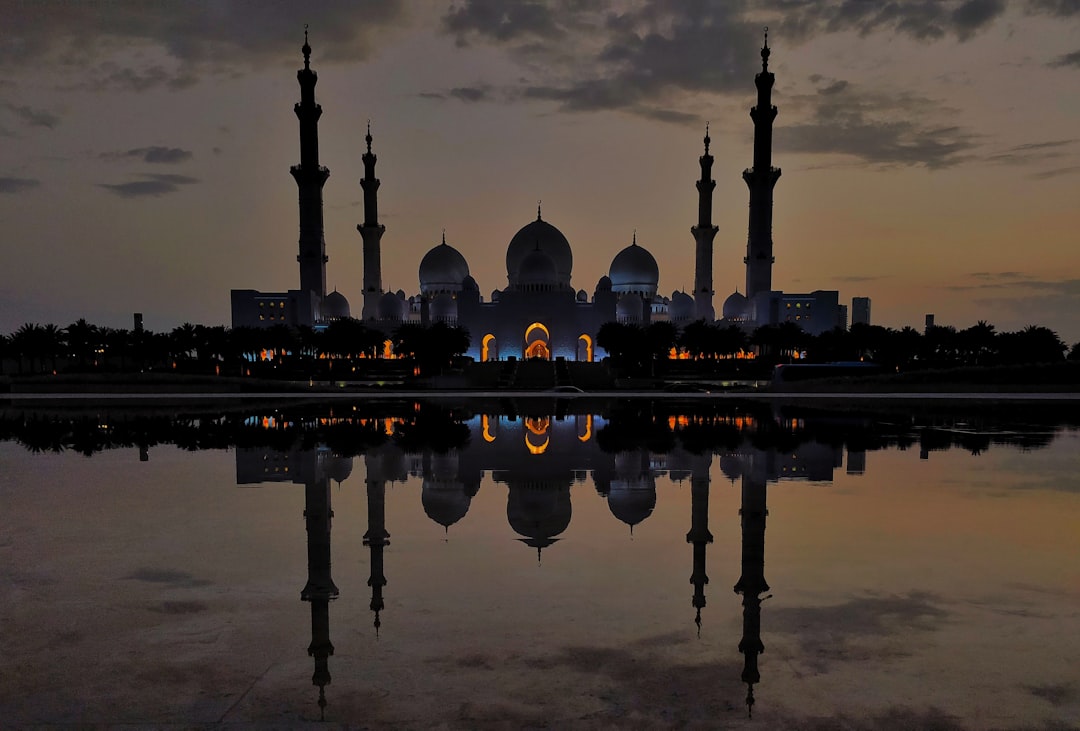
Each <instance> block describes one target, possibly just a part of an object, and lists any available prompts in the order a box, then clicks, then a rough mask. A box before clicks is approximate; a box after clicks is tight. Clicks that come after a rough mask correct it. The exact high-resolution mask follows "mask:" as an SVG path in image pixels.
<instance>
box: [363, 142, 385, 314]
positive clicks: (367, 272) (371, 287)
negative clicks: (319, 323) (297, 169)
mask: <svg viewBox="0 0 1080 731" xmlns="http://www.w3.org/2000/svg"><path fill="white" fill-rule="evenodd" d="M364 139H365V140H366V141H367V152H365V153H364V155H363V157H362V158H361V159H362V160H363V161H364V177H363V179H361V180H360V187H361V188H363V189H364V223H363V224H362V225H358V226H357V227H356V230H357V231H359V232H360V236H361V237H362V238H363V239H364V313H363V318H364V319H365V320H374V319H375V318H376V317H378V305H379V298H380V297H381V296H382V293H383V288H382V254H381V248H380V247H381V244H380V242H381V241H382V235H383V231H385V230H386V226H383V225H382V224H380V223H379V195H378V193H379V179H378V178H376V177H375V160H376V159H377V158H376V157H375V154H374V153H373V152H372V151H371V122H368V128H367V136H366V137H365V138H364Z"/></svg>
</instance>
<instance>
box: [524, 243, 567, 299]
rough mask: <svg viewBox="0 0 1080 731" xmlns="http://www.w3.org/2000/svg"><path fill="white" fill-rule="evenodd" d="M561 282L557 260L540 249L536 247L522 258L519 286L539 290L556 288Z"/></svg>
mask: <svg viewBox="0 0 1080 731" xmlns="http://www.w3.org/2000/svg"><path fill="white" fill-rule="evenodd" d="M558 283H559V273H558V271H557V270H556V268H555V262H554V261H553V260H552V258H551V257H550V256H548V255H547V254H545V253H544V252H543V251H541V250H540V249H534V250H532V251H530V252H529V255H528V256H526V257H525V258H524V259H522V260H521V267H520V268H519V269H518V287H520V288H521V289H525V290H531V291H537V290H548V289H554V288H555V286H556V285H557V284H558Z"/></svg>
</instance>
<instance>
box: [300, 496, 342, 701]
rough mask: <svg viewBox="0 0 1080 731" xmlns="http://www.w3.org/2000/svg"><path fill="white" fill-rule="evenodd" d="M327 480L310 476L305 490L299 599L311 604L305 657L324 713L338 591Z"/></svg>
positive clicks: (331, 513)
mask: <svg viewBox="0 0 1080 731" xmlns="http://www.w3.org/2000/svg"><path fill="white" fill-rule="evenodd" d="M333 514H334V513H333V511H332V510H331V509H330V480H329V479H328V478H326V477H324V476H322V475H318V476H316V475H312V476H311V477H309V478H308V480H307V483H306V486H305V488H304V519H305V522H306V523H307V551H308V580H307V585H305V586H304V590H303V591H302V592H300V599H301V600H303V601H305V602H311V644H310V645H309V646H308V655H310V656H311V657H313V658H315V673H314V674H313V675H312V676H311V682H312V684H314V685H317V686H319V708H320V709H321V710H322V711H324V712H325V710H326V686H327V685H329V684H330V667H329V660H328V658H329V657H330V656H331V655H333V654H334V645H333V644H331V642H330V609H329V603H330V600H332V599H336V598H337V596H338V588H337V586H335V585H334V580H333V578H331V576H330V519H331V518H332V517H333Z"/></svg>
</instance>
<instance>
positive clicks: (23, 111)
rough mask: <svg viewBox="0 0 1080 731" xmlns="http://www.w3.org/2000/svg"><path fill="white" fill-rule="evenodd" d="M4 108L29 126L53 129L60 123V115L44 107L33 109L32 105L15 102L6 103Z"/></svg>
mask: <svg viewBox="0 0 1080 731" xmlns="http://www.w3.org/2000/svg"><path fill="white" fill-rule="evenodd" d="M4 108H5V109H7V110H8V111H9V112H11V113H12V114H13V115H14V116H15V118H16V119H18V120H19V121H20V122H22V123H23V124H25V125H26V126H28V127H45V128H46V129H52V128H53V127H55V126H56V125H57V124H59V123H60V117H58V116H56V115H55V114H53V113H52V112H49V111H46V110H44V109H33V108H32V107H28V106H16V105H15V104H4Z"/></svg>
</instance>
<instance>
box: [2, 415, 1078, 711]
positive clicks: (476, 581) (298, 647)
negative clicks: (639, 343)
mask: <svg viewBox="0 0 1080 731" xmlns="http://www.w3.org/2000/svg"><path fill="white" fill-rule="evenodd" d="M913 408H915V407H914V406H912V405H904V406H902V407H897V408H895V409H892V410H890V411H887V412H880V411H872V410H868V409H866V408H861V407H858V406H853V405H851V404H847V405H845V406H844V408H843V410H838V411H831V410H829V409H827V408H824V407H820V406H818V407H814V408H807V407H799V406H797V405H786V406H780V405H776V404H756V403H753V402H725V403H722V404H713V405H710V406H707V407H706V406H702V405H700V404H695V403H693V402H692V401H686V402H679V401H666V402H656V403H652V402H648V401H623V402H618V403H603V402H596V403H593V402H590V401H588V400H582V399H578V400H574V401H569V402H568V401H558V402H554V401H535V402H527V401H526V402H511V401H501V402H486V403H476V402H474V403H470V402H467V401H463V402H461V403H460V404H456V405H452V406H451V405H445V404H443V405H431V404H422V403H413V402H400V403H385V404H380V405H378V406H377V407H376V406H374V405H361V404H357V405H355V406H354V405H350V404H345V403H340V402H339V403H334V404H333V405H331V406H320V405H318V404H314V405H297V404H291V405H287V406H282V405H273V404H264V405H252V406H244V405H240V404H230V405H227V406H220V405H219V406H217V407H209V408H207V407H204V408H200V407H197V406H187V407H185V408H184V410H183V413H178V412H176V411H170V410H169V409H165V408H157V409H142V410H132V411H125V410H124V409H123V408H119V407H110V408H109V409H108V410H105V409H104V408H102V409H98V410H95V409H94V408H86V407H84V408H82V409H80V410H78V411H64V410H63V408H61V407H56V406H52V407H50V408H49V410H48V411H40V412H39V411H34V410H33V409H27V408H11V407H9V408H8V409H7V410H6V411H5V412H3V418H2V419H0V439H3V441H0V466H2V468H0V509H2V513H3V518H4V520H3V529H2V533H0V622H2V625H3V652H2V653H0V678H3V681H2V683H0V719H2V723H0V725H3V726H4V727H25V726H33V725H35V724H41V725H48V726H52V725H58V724H99V723H103V724H136V725H142V726H153V727H157V726H163V725H169V724H175V725H176V726H177V727H191V726H197V725H204V726H214V725H218V724H224V725H228V724H241V725H245V724H255V725H276V726H283V727H292V726H297V725H304V724H305V723H308V722H312V723H315V722H318V721H319V720H320V719H325V720H326V721H328V722H333V723H335V724H338V725H348V726H359V727H373V728H380V727H387V728H430V727H445V728H522V727H528V728H595V727H600V728H622V727H630V728H847V729H871V728H875V729H876V728H895V729H910V728H938V729H983V728H1003V729H1028V728H1038V729H1043V728H1047V729H1051V728H1052V729H1059V728H1080V666H1078V664H1077V662H1078V661H1077V658H1078V657H1080V562H1078V556H1080V550H1078V549H1080V431H1078V430H1077V422H1076V420H1075V418H1074V417H1071V416H1070V415H1068V412H1056V411H1055V410H1054V409H1053V408H1052V407H1046V406H1043V407H1040V409H1039V411H1038V412H1034V411H1032V408H1033V407H1032V408H1028V407H1025V406H1023V405H1017V406H1014V407H1011V408H1009V409H1008V410H1003V409H1000V408H996V407H991V406H986V405H981V406H980V405H977V404H976V405H971V404H968V405H965V406H964V407H963V408H961V409H958V408H956V407H953V408H951V409H949V410H947V409H943V408H941V407H938V411H936V412H935V411H929V410H926V409H925V408H924V409H918V410H915V411H912V409H913ZM905 409H906V410H905Z"/></svg>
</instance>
